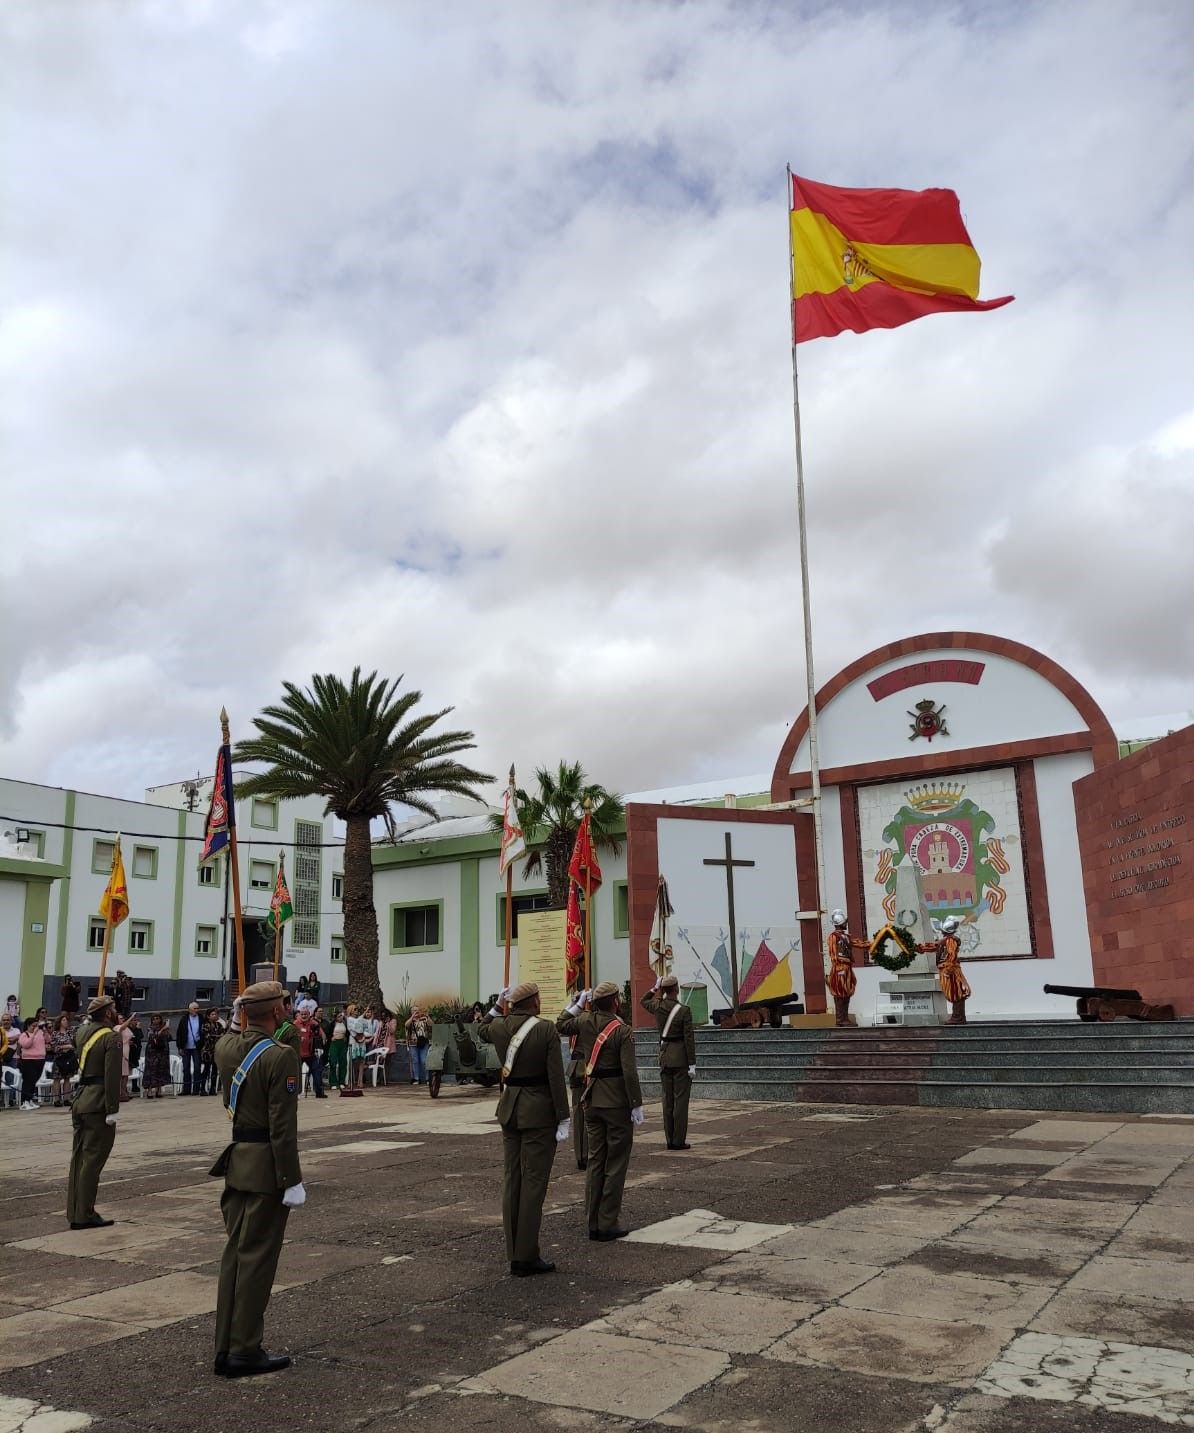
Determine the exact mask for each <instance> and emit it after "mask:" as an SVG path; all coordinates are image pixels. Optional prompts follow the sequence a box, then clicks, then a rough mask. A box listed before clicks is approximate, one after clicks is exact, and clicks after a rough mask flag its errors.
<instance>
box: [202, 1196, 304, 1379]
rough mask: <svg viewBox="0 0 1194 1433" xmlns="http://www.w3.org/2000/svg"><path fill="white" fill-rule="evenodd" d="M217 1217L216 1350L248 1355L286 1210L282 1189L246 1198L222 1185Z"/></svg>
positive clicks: (260, 1327)
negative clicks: (221, 1235) (220, 1225)
mask: <svg viewBox="0 0 1194 1433" xmlns="http://www.w3.org/2000/svg"><path fill="white" fill-rule="evenodd" d="M220 1213H221V1214H223V1216H224V1230H225V1232H226V1233H227V1235H228V1242H227V1243H226V1244H225V1245H224V1254H223V1257H222V1258H221V1260H220V1283H219V1288H218V1290H217V1292H216V1352H217V1353H235V1354H248V1353H252V1352H253V1351H254V1350H255V1349H258V1348H260V1347H261V1340H262V1338H263V1337H264V1334H265V1309H266V1305H267V1304H268V1303H269V1296H270V1294H271V1293H272V1292H273V1287H274V1275H275V1274H276V1273H277V1271H278V1256H279V1255H280V1254H281V1252H282V1240H283V1238H284V1236H285V1234H286V1219H287V1216H288V1215H289V1213H290V1210H289V1209H288V1208H287V1207H286V1205H285V1204H283V1203H282V1191H281V1190H280V1189H279V1190H278V1191H277V1193H275V1194H250V1193H248V1192H247V1191H246V1190H243V1189H231V1188H229V1187H228V1186H227V1185H226V1186H225V1187H224V1192H223V1194H222V1195H221V1196H220Z"/></svg>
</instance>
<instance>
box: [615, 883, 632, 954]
mask: <svg viewBox="0 0 1194 1433" xmlns="http://www.w3.org/2000/svg"><path fill="white" fill-rule="evenodd" d="M629 938H630V884H629V882H627V881H615V882H614V939H615V940H629Z"/></svg>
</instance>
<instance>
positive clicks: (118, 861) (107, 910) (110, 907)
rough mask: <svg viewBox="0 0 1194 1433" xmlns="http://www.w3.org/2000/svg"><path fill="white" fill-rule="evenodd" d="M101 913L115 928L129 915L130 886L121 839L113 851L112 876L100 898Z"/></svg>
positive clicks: (118, 839)
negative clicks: (125, 875) (126, 878)
mask: <svg viewBox="0 0 1194 1433" xmlns="http://www.w3.org/2000/svg"><path fill="white" fill-rule="evenodd" d="M99 913H100V915H102V916H103V918H104V919H105V920H106V921H107V922H108V924H109V925H110V926H112V927H113V928H115V927H116V926H118V925H119V924H120V922H121V921H122V920H125V919H126V918H127V916H128V913H129V886H128V882H127V881H126V880H125V878H124V857H123V856H122V855H121V854H120V837H119V836H117V838H116V845H115V847H114V848H113V850H112V874H111V875H110V876H109V877H108V884H107V885H106V886H105V887H104V893H103V895H102V896H101V897H100V903H99Z"/></svg>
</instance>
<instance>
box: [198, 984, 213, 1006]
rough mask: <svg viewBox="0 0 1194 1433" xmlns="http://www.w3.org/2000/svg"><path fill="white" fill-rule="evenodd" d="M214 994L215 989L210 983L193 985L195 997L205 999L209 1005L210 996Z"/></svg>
mask: <svg viewBox="0 0 1194 1433" xmlns="http://www.w3.org/2000/svg"><path fill="white" fill-rule="evenodd" d="M214 994H215V989H214V987H212V986H210V985H196V987H195V999H196V1000H205V1001H207V1003H208V1004H209V1005H210V1004H211V997H212V996H213V995H214Z"/></svg>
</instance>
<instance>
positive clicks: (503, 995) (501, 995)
mask: <svg viewBox="0 0 1194 1433" xmlns="http://www.w3.org/2000/svg"><path fill="white" fill-rule="evenodd" d="M513 989H514V987H513V986H512V985H503V986H502V988H501V989H500V990H499V991H498V998H497V1003H498V1004H499V1005H504V1004H505V1003H506V1001H507V1000H509V998H510V992H511V990H513Z"/></svg>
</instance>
